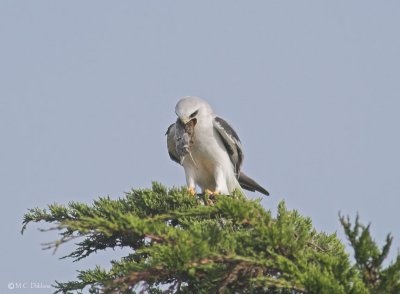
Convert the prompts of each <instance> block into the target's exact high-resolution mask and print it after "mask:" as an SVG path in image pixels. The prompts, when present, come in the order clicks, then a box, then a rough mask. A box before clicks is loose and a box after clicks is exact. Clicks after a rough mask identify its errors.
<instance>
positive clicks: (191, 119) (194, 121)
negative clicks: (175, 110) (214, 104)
mask: <svg viewBox="0 0 400 294" xmlns="http://www.w3.org/2000/svg"><path fill="white" fill-rule="evenodd" d="M179 119H180V120H181V122H182V123H183V125H185V126H186V125H187V124H188V123H189V122H191V121H193V126H195V125H196V124H197V119H196V118H189V117H180V118H179Z"/></svg>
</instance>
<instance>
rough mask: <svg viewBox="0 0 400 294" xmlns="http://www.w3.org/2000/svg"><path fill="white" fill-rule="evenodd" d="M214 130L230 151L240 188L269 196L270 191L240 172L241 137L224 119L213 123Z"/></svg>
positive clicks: (241, 159)
mask: <svg viewBox="0 0 400 294" xmlns="http://www.w3.org/2000/svg"><path fill="white" fill-rule="evenodd" d="M213 124H214V129H216V130H217V133H218V134H219V135H220V137H221V139H222V143H223V144H224V146H225V149H226V150H227V151H228V154H229V158H230V159H231V161H232V163H233V166H234V168H235V173H236V177H237V179H238V181H239V184H240V186H241V187H242V188H243V189H246V190H249V191H253V192H255V191H258V192H260V193H262V194H264V195H267V196H268V195H269V193H268V191H267V190H266V189H265V188H263V187H262V186H260V185H259V184H258V183H257V182H256V181H254V180H253V179H252V178H250V177H249V176H247V175H246V174H244V173H243V172H241V171H240V168H241V166H242V162H243V150H242V144H241V142H240V139H239V136H238V135H237V134H236V132H235V130H234V129H232V127H231V126H230V125H229V124H228V123H227V122H226V121H225V120H223V119H222V118H219V117H216V118H215V119H214V121H213Z"/></svg>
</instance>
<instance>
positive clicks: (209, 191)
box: [205, 189, 219, 195]
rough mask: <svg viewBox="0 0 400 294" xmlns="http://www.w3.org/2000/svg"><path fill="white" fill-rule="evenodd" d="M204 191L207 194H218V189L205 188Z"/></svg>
mask: <svg viewBox="0 0 400 294" xmlns="http://www.w3.org/2000/svg"><path fill="white" fill-rule="evenodd" d="M205 192H206V194H208V195H218V194H219V192H218V191H211V190H209V189H206V190H205Z"/></svg>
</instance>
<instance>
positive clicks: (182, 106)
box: [175, 96, 213, 125]
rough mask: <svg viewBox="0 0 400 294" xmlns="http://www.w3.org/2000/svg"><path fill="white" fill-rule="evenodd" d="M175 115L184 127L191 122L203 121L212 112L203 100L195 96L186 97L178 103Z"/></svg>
mask: <svg viewBox="0 0 400 294" xmlns="http://www.w3.org/2000/svg"><path fill="white" fill-rule="evenodd" d="M175 113H176V115H177V116H178V118H179V119H180V120H181V122H182V123H183V124H184V125H186V124H187V123H188V122H190V121H191V120H194V119H195V120H196V122H197V121H198V120H201V119H204V118H205V117H209V116H210V115H211V114H212V113H213V111H212V109H211V106H210V105H209V104H208V103H207V102H206V101H204V100H203V99H201V98H199V97H195V96H186V97H183V98H182V99H180V100H179V101H178V103H177V104H176V107H175Z"/></svg>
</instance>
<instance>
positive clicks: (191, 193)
mask: <svg viewBox="0 0 400 294" xmlns="http://www.w3.org/2000/svg"><path fill="white" fill-rule="evenodd" d="M187 190H188V192H189V194H190V195H192V196H195V195H196V189H195V188H194V187H189V188H188V189H187Z"/></svg>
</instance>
